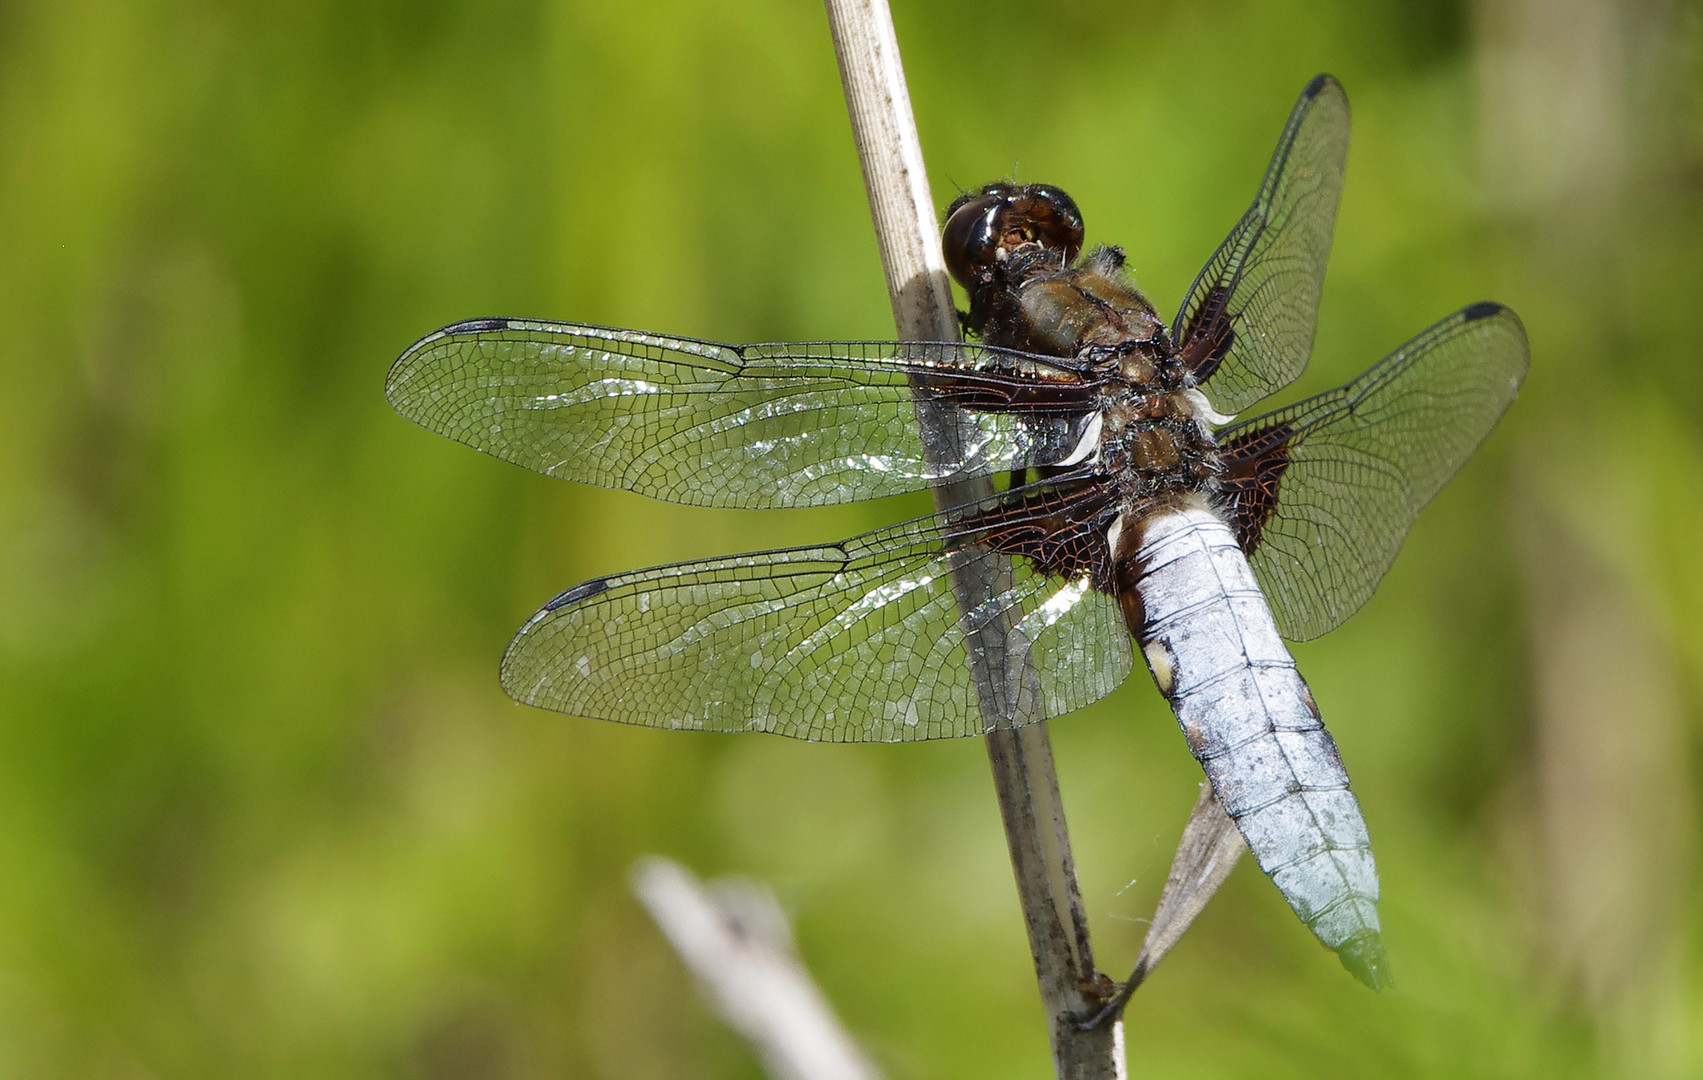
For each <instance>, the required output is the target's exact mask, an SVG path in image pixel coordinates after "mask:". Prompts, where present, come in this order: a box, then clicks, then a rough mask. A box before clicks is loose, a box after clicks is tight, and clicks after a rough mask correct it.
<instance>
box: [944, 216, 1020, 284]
mask: <svg viewBox="0 0 1703 1080" xmlns="http://www.w3.org/2000/svg"><path fill="white" fill-rule="evenodd" d="M1004 205H1005V196H1003V195H982V196H979V197H977V198H973V199H966V200H963V201H961V202H960V203H959V204H958V206H957V208H956V209H954V210H953V211H952V214H951V216H950V217H948V218H947V219H946V228H945V230H944V231H943V232H942V234H941V238H940V244H941V247H942V248H944V249H945V254H946V269H947V270H949V271H951V273H952V280H954V281H956V282H957V283H958V284H960V285H962V286H964V288H966V289H970V288H974V286H975V280H976V271H977V270H978V269H980V268H981V267H984V266H990V265H992V264H993V262H994V261H995V259H996V258H997V257H998V252H999V239H1000V235H999V234H1000V225H999V218H1000V212H1001V209H1002V208H1003V207H1004Z"/></svg>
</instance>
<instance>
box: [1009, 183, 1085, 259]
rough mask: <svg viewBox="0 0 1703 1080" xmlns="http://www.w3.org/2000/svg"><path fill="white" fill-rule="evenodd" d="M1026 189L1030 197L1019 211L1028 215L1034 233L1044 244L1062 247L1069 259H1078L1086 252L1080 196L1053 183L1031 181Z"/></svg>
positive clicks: (1029, 225)
mask: <svg viewBox="0 0 1703 1080" xmlns="http://www.w3.org/2000/svg"><path fill="white" fill-rule="evenodd" d="M1024 193H1025V194H1026V195H1027V196H1028V198H1026V199H1025V200H1024V201H1023V203H1022V205H1021V206H1020V207H1018V208H1017V212H1018V213H1021V214H1022V215H1023V217H1024V218H1025V219H1026V222H1027V225H1028V231H1029V233H1030V235H1032V236H1033V237H1034V238H1035V241H1036V242H1037V243H1039V244H1040V245H1041V246H1042V247H1044V248H1047V249H1048V250H1051V251H1062V252H1063V253H1064V261H1065V262H1067V263H1068V262H1072V261H1074V260H1075V258H1076V256H1078V255H1080V254H1081V253H1082V211H1080V210H1078V209H1077V208H1076V200H1075V199H1072V198H1071V197H1070V196H1069V195H1066V194H1065V193H1064V192H1063V191H1062V190H1060V189H1059V188H1056V187H1053V186H1052V185H1051V184H1031V185H1030V186H1029V187H1027V188H1025V189H1024Z"/></svg>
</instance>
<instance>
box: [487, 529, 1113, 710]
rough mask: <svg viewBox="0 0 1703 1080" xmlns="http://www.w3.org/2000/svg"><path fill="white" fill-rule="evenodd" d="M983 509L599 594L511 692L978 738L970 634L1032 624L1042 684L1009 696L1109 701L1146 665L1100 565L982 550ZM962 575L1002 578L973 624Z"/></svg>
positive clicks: (536, 626)
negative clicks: (960, 598) (1140, 663)
mask: <svg viewBox="0 0 1703 1080" xmlns="http://www.w3.org/2000/svg"><path fill="white" fill-rule="evenodd" d="M990 505H991V504H990ZM981 509H983V510H985V509H987V507H986V506H984V507H982V508H981ZM976 512H977V511H976V509H975V508H972V509H971V510H970V511H968V512H967V513H968V515H969V516H968V517H966V516H965V514H963V513H955V514H954V515H953V517H952V518H950V519H949V518H947V517H945V516H935V517H930V518H921V519H918V520H915V521H911V522H907V523H905V524H902V525H897V526H893V527H891V528H887V529H882V530H880V531H878V532H873V533H868V534H866V535H864V536H860V537H856V538H854V539H851V540H848V541H845V542H844V543H841V544H834V545H829V546H824V547H806V548H793V549H789V550H784V551H771V552H761V553H756V554H751V555H740V556H735V557H731V558H724V559H710V560H707V561H704V562H694V563H681V564H678V565H674V566H663V567H657V568H654V569H650V570H639V571H635V572H632V573H627V574H616V575H614V576H612V577H607V578H598V579H596V580H593V581H589V582H586V583H585V584H583V585H580V586H577V587H575V588H573V589H570V590H568V591H567V592H565V593H563V594H562V595H561V596H559V597H557V598H556V599H555V600H552V601H551V602H550V603H549V604H547V605H545V607H544V608H543V610H541V611H539V612H538V613H537V614H536V615H534V616H533V617H532V618H531V619H529V620H528V621H527V623H526V625H525V626H523V627H521V629H520V632H519V633H518V634H516V635H515V638H514V641H513V642H512V643H511V644H510V645H509V650H508V653H507V654H506V655H505V656H504V658H503V675H502V679H503V688H504V689H505V690H507V691H508V693H509V694H510V695H511V696H512V697H514V698H515V699H516V700H517V701H520V702H523V703H525V704H528V705H537V706H542V707H544V708H547V709H555V710H557V711H559V712H566V713H572V714H574V715H578V716H590V717H596V718H600V719H605V720H615V721H620V722H622V723H629V724H642V725H645V726H647V727H658V728H670V729H688V730H695V731H767V732H773V733H775V734H780V735H788V736H792V737H794V738H801V739H810V740H814V741H822V742H901V741H909V740H913V739H934V738H943V737H949V736H958V735H974V734H980V733H981V731H982V729H981V726H980V721H979V715H980V714H979V712H978V707H977V694H976V691H975V686H974V683H973V680H972V675H971V670H970V666H969V663H968V661H967V660H966V656H965V639H966V631H965V627H966V625H968V626H971V627H988V626H990V625H992V626H1012V627H1014V629H1013V630H1012V632H1011V635H1010V636H1009V637H1008V638H1007V639H1006V640H1007V641H1008V642H1010V643H1013V644H1016V645H1018V646H1021V645H1023V644H1024V643H1027V646H1028V655H1029V657H1030V659H1031V661H1032V663H1031V665H1030V667H1029V668H1028V669H1027V673H1025V672H1024V671H1023V666H1022V665H1021V664H1016V665H1004V670H1006V671H1007V672H1010V673H1011V675H1010V678H1009V680H1008V682H1006V683H1005V684H1003V685H1004V686H1005V687H1006V690H1005V691H1002V692H1009V693H1010V694H1012V695H1014V696H1016V695H1023V694H1038V695H1039V702H1038V704H1039V709H1038V711H1039V712H1040V713H1041V714H1042V715H1045V716H1057V715H1060V714H1062V713H1065V712H1069V711H1070V710H1072V709H1076V708H1079V707H1081V706H1083V705H1086V704H1088V703H1089V702H1091V701H1094V700H1096V699H1098V698H1100V697H1102V696H1104V695H1105V694H1107V693H1109V692H1110V691H1111V690H1112V689H1113V688H1114V687H1116V686H1117V685H1118V684H1119V683H1121V682H1122V681H1123V679H1124V678H1125V676H1127V675H1128V674H1129V671H1130V667H1131V664H1132V663H1133V654H1132V652H1131V648H1130V643H1129V636H1128V634H1127V633H1126V632H1125V631H1124V629H1123V621H1122V617H1121V615H1120V614H1119V611H1118V606H1117V603H1116V601H1115V600H1113V599H1111V598H1110V597H1108V596H1107V595H1106V594H1104V593H1101V592H1098V591H1095V589H1094V588H1093V587H1092V584H1091V575H1090V574H1088V573H1087V572H1085V571H1084V572H1080V573H1077V574H1076V575H1075V576H1073V577H1060V576H1049V575H1046V574H1043V573H1040V572H1038V571H1037V570H1036V569H1035V567H1034V565H1033V564H1032V563H1031V562H1029V561H1028V560H1025V559H1015V560H1014V559H1011V558H1009V557H1008V556H1006V555H1003V554H999V553H997V552H994V551H993V550H991V549H990V548H989V547H987V546H985V545H984V544H982V543H979V542H976V541H975V540H974V539H973V538H972V533H973V531H974V530H973V529H972V528H969V527H967V526H966V524H965V523H966V521H970V520H973V519H974V515H975V513H976ZM998 522H999V524H998V528H999V529H1001V530H1006V532H1005V533H1003V534H1002V535H1010V533H1009V530H1011V529H1013V528H1014V527H1015V523H1014V522H1013V521H1012V520H1011V516H1010V514H1003V515H1001V516H1000V517H999V519H998ZM955 564H962V566H963V567H964V568H965V569H967V570H968V571H969V572H970V573H972V574H974V573H985V574H989V575H992V576H993V579H994V581H995V583H996V585H995V589H994V590H993V591H992V593H991V595H992V597H993V599H992V600H990V601H988V602H986V603H984V604H983V605H981V606H980V607H979V608H978V609H976V611H975V612H974V613H973V615H972V616H971V617H970V618H969V619H968V620H966V619H964V618H963V617H961V616H960V613H959V607H958V603H957V600H956V598H955V596H954V593H953V585H952V571H953V567H954V565H955ZM978 644H981V645H988V644H989V642H988V639H987V637H986V634H985V633H984V634H982V635H981V636H980V637H979V638H978ZM1022 652H1023V650H1022V649H1021V648H1020V647H1019V648H1014V649H1009V650H1006V655H1007V656H1012V657H1020V656H1021V655H1022ZM994 666H995V668H996V669H997V668H1000V667H1001V665H998V664H996V665H994ZM1007 700H1009V699H1007ZM1012 712H1013V713H1014V712H1015V710H1012Z"/></svg>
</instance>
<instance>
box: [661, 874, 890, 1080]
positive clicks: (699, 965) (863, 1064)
mask: <svg viewBox="0 0 1703 1080" xmlns="http://www.w3.org/2000/svg"><path fill="white" fill-rule="evenodd" d="M632 882H633V892H634V893H635V894H637V895H638V898H639V899H640V900H641V901H642V902H643V903H644V905H645V907H646V909H648V910H649V911H650V914H651V918H653V919H655V920H656V924H657V925H658V926H660V927H661V928H662V932H663V933H664V934H665V935H667V937H668V940H669V943H670V944H672V945H673V946H674V951H675V952H677V953H679V954H680V959H681V960H683V961H685V964H686V966H687V967H688V968H689V969H691V971H692V974H693V975H695V976H696V977H697V979H698V984H699V985H700V986H701V987H703V989H704V991H705V996H706V997H708V998H709V1000H710V1004H711V1005H712V1006H713V1007H714V1008H715V1010H716V1012H718V1013H719V1014H721V1017H722V1019H724V1020H726V1021H727V1023H728V1026H730V1027H732V1028H733V1029H734V1030H735V1031H738V1032H739V1033H740V1034H741V1035H743V1036H745V1038H746V1039H747V1040H749V1041H750V1043H751V1045H752V1047H753V1048H754V1049H755V1050H756V1051H757V1056H758V1057H759V1058H761V1059H762V1061H763V1067H764V1068H765V1069H767V1070H768V1073H769V1075H770V1076H773V1077H775V1078H776V1080H881V1072H880V1070H878V1069H877V1068H876V1067H875V1066H874V1065H873V1064H872V1063H871V1062H870V1061H869V1059H868V1058H867V1057H865V1056H864V1053H863V1051H862V1050H861V1049H860V1048H859V1047H858V1045H857V1043H855V1042H854V1041H853V1040H852V1037H851V1036H850V1035H848V1034H846V1031H845V1029H844V1028H843V1027H841V1026H840V1022H839V1019H838V1018H837V1017H835V1015H834V1010H833V1009H832V1008H831V1007H830V1006H829V1004H828V1001H827V999H826V998H825V997H823V996H822V992H821V991H820V990H819V989H817V987H816V983H815V982H814V981H813V980H812V979H811V978H810V973H809V972H808V971H806V970H805V968H804V965H803V963H802V962H800V961H799V959H798V956H797V954H796V952H795V951H794V949H793V942H792V929H791V927H790V926H788V924H787V920H786V915H785V913H784V912H782V911H781V909H780V905H779V904H777V903H776V902H775V898H774V894H773V893H771V892H769V890H767V889H766V888H763V887H762V886H760V885H757V884H755V883H754V882H736V881H722V882H716V883H715V884H714V885H713V886H711V887H710V888H705V887H704V886H703V885H702V884H700V883H699V881H698V879H697V878H695V877H693V876H692V874H691V873H690V872H688V871H687V870H686V869H685V868H683V867H681V866H679V865H678V864H676V863H672V862H670V861H668V860H667V859H662V858H656V857H652V858H648V859H641V860H640V861H639V862H638V863H637V864H636V865H635V866H634V867H633V877H632Z"/></svg>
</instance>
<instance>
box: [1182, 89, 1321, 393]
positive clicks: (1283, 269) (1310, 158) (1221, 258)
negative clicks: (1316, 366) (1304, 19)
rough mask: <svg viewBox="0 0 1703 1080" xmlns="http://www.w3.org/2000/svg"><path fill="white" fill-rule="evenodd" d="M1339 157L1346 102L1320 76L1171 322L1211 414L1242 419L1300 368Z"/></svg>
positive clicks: (1309, 344) (1315, 305)
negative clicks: (1240, 415)
mask: <svg viewBox="0 0 1703 1080" xmlns="http://www.w3.org/2000/svg"><path fill="white" fill-rule="evenodd" d="M1347 158H1348V98H1347V96H1346V95H1345V94H1344V93H1343V92H1342V86H1341V85H1340V84H1339V83H1338V82H1337V81H1336V80H1335V79H1333V78H1331V77H1330V76H1329V75H1320V76H1318V77H1317V78H1315V79H1313V81H1312V82H1310V83H1308V84H1307V88H1306V89H1305V90H1303V91H1302V92H1301V97H1300V100H1298V101H1296V102H1295V108H1294V109H1293V110H1292V111H1291V112H1290V114H1289V123H1288V124H1287V125H1286V126H1285V127H1284V129H1283V135H1282V136H1281V137H1280V138H1279V139H1278V140H1277V150H1276V152H1275V153H1273V154H1272V157H1271V164H1270V166H1269V167H1267V169H1266V173H1265V181H1264V182H1263V183H1262V184H1260V189H1259V194H1257V195H1256V196H1254V203H1253V205H1252V206H1250V207H1248V212H1247V213H1245V214H1243V215H1242V220H1240V221H1238V222H1237V223H1236V227H1235V228H1233V229H1231V230H1230V235H1229V236H1227V237H1225V238H1224V242H1223V243H1222V244H1220V245H1219V246H1218V250H1217V251H1215V252H1213V254H1212V258H1211V259H1209V260H1207V263H1206V265H1205V266H1204V267H1202V268H1201V271H1200V275H1199V276H1198V277H1196V278H1195V281H1194V285H1193V286H1192V287H1190V289H1189V293H1188V297H1187V299H1185V300H1184V301H1183V306H1182V309H1181V310H1180V311H1179V312H1178V314H1177V321H1176V322H1175V323H1174V324H1173V327H1174V328H1175V331H1176V333H1177V344H1178V347H1179V351H1180V352H1181V353H1182V355H1183V357H1184V360H1185V362H1186V363H1187V364H1188V365H1189V366H1190V367H1191V368H1192V369H1193V370H1194V372H1195V375H1196V377H1197V378H1198V379H1199V380H1200V381H1201V383H1202V384H1203V385H1204V386H1205V388H1206V395H1207V398H1208V399H1209V400H1210V401H1211V402H1212V405H1213V407H1214V408H1215V409H1217V410H1218V411H1219V412H1223V413H1232V414H1233V413H1238V412H1241V411H1242V410H1243V409H1245V408H1247V407H1248V406H1249V405H1252V404H1253V403H1254V402H1256V401H1258V400H1260V399H1261V398H1263V397H1266V396H1267V395H1269V394H1271V393H1273V392H1274V391H1277V390H1280V389H1282V388H1283V387H1285V386H1287V385H1289V384H1290V383H1291V382H1293V381H1294V380H1295V377H1296V376H1297V375H1300V374H1301V371H1302V370H1303V369H1304V368H1305V367H1306V366H1307V357H1308V356H1309V355H1310V354H1311V353H1312V350H1313V329H1314V327H1315V326H1316V325H1317V322H1318V311H1319V293H1320V290H1321V289H1322V288H1323V286H1324V278H1325V263H1326V261H1327V260H1328V259H1329V257H1330V242H1331V233H1332V232H1333V231H1334V230H1335V228H1336V207H1337V202H1338V201H1339V199H1340V198H1341V195H1342V170H1343V166H1344V164H1345V163H1346V161H1347Z"/></svg>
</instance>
